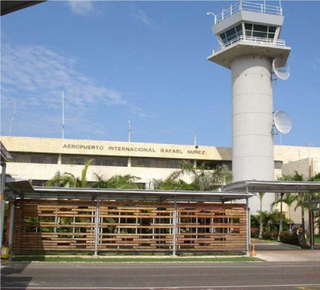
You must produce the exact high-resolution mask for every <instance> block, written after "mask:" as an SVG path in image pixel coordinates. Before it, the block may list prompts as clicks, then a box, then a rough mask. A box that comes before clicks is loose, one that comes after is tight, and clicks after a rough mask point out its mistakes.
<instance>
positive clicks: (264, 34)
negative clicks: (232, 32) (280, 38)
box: [245, 23, 277, 39]
mask: <svg viewBox="0 0 320 290" xmlns="http://www.w3.org/2000/svg"><path fill="white" fill-rule="evenodd" d="M245 29H246V36H248V37H258V38H266V39H274V37H275V32H276V29H277V27H275V26H266V25H260V24H252V23H245Z"/></svg>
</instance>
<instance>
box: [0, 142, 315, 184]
mask: <svg viewBox="0 0 320 290" xmlns="http://www.w3.org/2000/svg"><path fill="white" fill-rule="evenodd" d="M1 140H2V142H3V144H4V146H5V147H6V148H7V150H8V151H9V152H10V154H11V155H12V157H13V161H12V162H9V163H8V164H7V172H8V174H10V175H11V176H13V177H15V178H23V179H29V180H31V181H32V184H33V185H36V186H37V185H39V186H40V185H45V183H46V181H48V180H49V179H51V178H52V177H53V176H54V175H55V174H56V173H57V172H60V173H64V172H70V173H73V174H74V175H75V176H80V174H81V170H82V169H83V165H84V164H85V163H86V162H87V161H88V160H91V159H93V161H92V163H91V165H90V167H89V170H88V175H87V178H88V181H89V182H90V181H92V182H93V181H95V174H98V175H100V176H102V177H103V178H105V179H107V178H110V177H112V176H114V175H117V174H120V175H125V174H131V175H134V176H137V177H139V178H140V180H139V182H140V183H144V184H145V185H146V187H148V186H149V184H150V182H152V181H153V180H158V179H165V178H167V177H168V176H169V175H170V174H171V173H172V172H174V171H176V170H177V169H179V163H180V162H182V161H184V160H187V161H190V162H192V163H193V164H194V165H195V166H200V165H201V164H203V163H205V164H206V166H208V167H209V168H212V169H214V168H215V167H216V166H217V165H226V166H228V167H229V168H230V169H232V161H231V160H232V151H231V148H228V147H214V146H201V145H199V146H194V145H173V144H154V143H136V142H113V141H94V140H74V139H51V138H30V137H6V136H3V137H2V138H1ZM274 151H275V154H274V160H275V161H274V179H275V180H277V179H278V178H279V177H280V176H281V175H282V174H293V173H294V172H295V170H297V171H298V172H299V174H302V175H303V176H304V178H305V179H308V178H309V177H311V176H314V175H316V174H317V173H319V172H320V148H317V147H298V146H275V149H274Z"/></svg>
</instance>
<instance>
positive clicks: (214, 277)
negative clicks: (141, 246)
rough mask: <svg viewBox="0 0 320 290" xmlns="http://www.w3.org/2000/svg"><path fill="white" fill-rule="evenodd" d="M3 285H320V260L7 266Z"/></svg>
mask: <svg viewBox="0 0 320 290" xmlns="http://www.w3.org/2000/svg"><path fill="white" fill-rule="evenodd" d="M1 276H2V277H1V278H2V279H1V289H3V290H5V289H53V290H54V289H88V290H89V289H96V290H97V289H157V290H158V289H320V263H313V262H308V263H270V262H242V263H229V262H223V263H32V264H22V263H21V264H17V263H15V264H11V265H6V266H5V267H4V268H2V271H1Z"/></svg>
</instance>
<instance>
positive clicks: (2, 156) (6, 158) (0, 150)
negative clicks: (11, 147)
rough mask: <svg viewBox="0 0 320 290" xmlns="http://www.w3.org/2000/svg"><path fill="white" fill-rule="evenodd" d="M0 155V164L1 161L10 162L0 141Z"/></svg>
mask: <svg viewBox="0 0 320 290" xmlns="http://www.w3.org/2000/svg"><path fill="white" fill-rule="evenodd" d="M0 155H1V162H3V161H5V162H7V161H10V160H12V156H11V155H10V153H9V152H8V151H7V149H6V147H4V145H3V144H2V142H1V141H0Z"/></svg>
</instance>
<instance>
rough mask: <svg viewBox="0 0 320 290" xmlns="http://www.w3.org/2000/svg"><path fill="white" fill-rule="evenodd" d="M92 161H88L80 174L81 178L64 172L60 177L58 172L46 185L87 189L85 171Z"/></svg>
mask: <svg viewBox="0 0 320 290" xmlns="http://www.w3.org/2000/svg"><path fill="white" fill-rule="evenodd" d="M92 161H93V159H90V160H88V161H87V162H86V163H85V165H84V168H83V169H82V172H81V178H78V177H76V176H74V175H73V174H72V173H69V172H65V173H63V174H62V175H61V174H60V172H58V173H57V174H56V175H55V176H54V177H53V178H51V179H50V180H49V181H48V182H47V183H46V185H47V186H58V187H88V184H87V171H88V168H89V165H90V164H91V162H92Z"/></svg>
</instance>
